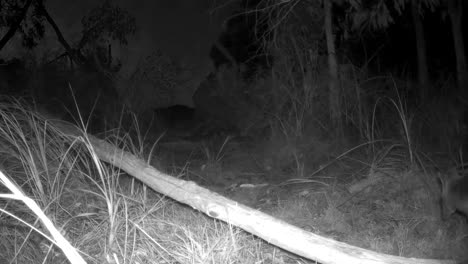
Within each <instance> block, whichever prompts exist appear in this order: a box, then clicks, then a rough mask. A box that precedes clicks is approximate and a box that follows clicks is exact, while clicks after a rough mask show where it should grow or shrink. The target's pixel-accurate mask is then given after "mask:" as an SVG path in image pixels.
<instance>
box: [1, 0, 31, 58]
mask: <svg viewBox="0 0 468 264" xmlns="http://www.w3.org/2000/svg"><path fill="white" fill-rule="evenodd" d="M32 1H33V0H28V1H27V2H26V4H25V5H24V7H23V8H22V9H21V14H20V16H19V17H18V18H17V19H16V21H15V22H14V23H13V25H11V27H10V29H9V30H8V32H7V33H6V34H5V36H3V38H2V39H1V40H0V50H2V49H3V47H4V46H5V45H6V44H7V43H8V41H10V39H11V38H12V37H13V36H14V35H15V33H16V31H17V30H18V28H19V26H20V25H21V22H23V20H24V18H25V17H26V14H27V13H28V9H29V7H30V6H31V3H32Z"/></svg>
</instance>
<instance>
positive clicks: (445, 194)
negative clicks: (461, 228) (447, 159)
mask: <svg viewBox="0 0 468 264" xmlns="http://www.w3.org/2000/svg"><path fill="white" fill-rule="evenodd" d="M446 176H447V177H444V178H441V179H440V180H441V183H442V195H441V213H442V219H447V218H448V217H450V216H451V215H452V214H453V213H455V212H459V213H461V214H464V215H465V216H466V217H468V177H463V176H462V175H460V174H459V173H458V172H457V170H456V169H452V170H450V171H449V173H448V174H447V175H446Z"/></svg>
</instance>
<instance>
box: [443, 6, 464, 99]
mask: <svg viewBox="0 0 468 264" xmlns="http://www.w3.org/2000/svg"><path fill="white" fill-rule="evenodd" d="M448 13H449V16H450V22H451V24H452V35H453V44H454V47H455V57H456V62H457V81H458V89H459V90H460V91H461V92H462V93H463V95H464V97H465V98H464V99H465V100H466V99H468V86H467V85H468V66H467V64H466V55H465V43H464V40H463V28H462V23H463V18H462V15H463V4H462V0H448Z"/></svg>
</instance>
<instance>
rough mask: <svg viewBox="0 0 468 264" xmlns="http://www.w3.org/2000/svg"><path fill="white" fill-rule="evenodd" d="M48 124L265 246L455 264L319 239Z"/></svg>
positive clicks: (363, 259) (352, 262)
mask: <svg viewBox="0 0 468 264" xmlns="http://www.w3.org/2000/svg"><path fill="white" fill-rule="evenodd" d="M54 124H55V125H56V126H57V127H58V128H59V129H60V130H61V131H62V132H64V133H65V134H67V135H70V136H72V137H76V136H78V137H82V138H83V139H85V140H89V143H90V144H91V145H92V147H93V149H94V151H95V153H96V155H97V156H98V157H99V158H100V159H101V160H103V161H104V162H107V163H110V164H112V165H114V166H116V167H119V168H120V169H122V170H123V171H125V172H127V173H128V174H130V175H131V176H133V177H135V178H136V179H138V180H140V181H141V182H143V183H145V184H146V185H148V186H149V187H150V188H152V189H153V190H155V191H156V192H159V193H161V194H163V195H165V196H167V197H170V198H172V199H174V200H176V201H178V202H181V203H183V204H187V205H189V206H191V207H192V208H194V209H196V210H198V211H201V212H203V213H205V214H206V215H208V216H210V217H212V218H216V219H219V220H222V221H224V222H226V223H229V224H232V225H234V226H237V227H240V228H242V229H243V230H245V231H247V232H249V233H251V234H253V235H256V236H258V237H260V238H262V239H263V240H265V241H266V242H268V243H270V244H273V245H276V246H278V247H280V248H283V249H285V250H287V251H289V252H292V253H294V254H297V255H299V256H302V257H304V258H307V259H310V260H315V261H318V262H320V263H323V264H343V263H347V264H377V263H392V264H440V263H444V264H455V262H454V261H451V260H434V259H415V258H404V257H399V256H392V255H386V254H381V253H377V252H374V251H371V250H367V249H363V248H359V247H356V246H351V245H348V244H346V243H343V242H339V241H336V240H333V239H330V238H326V237H322V236H319V235H316V234H313V233H310V232H307V231H305V230H303V229H300V228H298V227H295V226H293V225H290V224H288V223H286V222H284V221H281V220H279V219H276V218H274V217H272V216H270V215H267V214H265V213H262V212H260V211H258V210H255V209H252V208H249V207H247V206H245V205H242V204H239V203H237V202H235V201H233V200H230V199H228V198H226V197H223V196H221V195H219V194H217V193H214V192H211V191H210V190H208V189H205V188H202V187H200V186H198V185H197V184H195V183H194V182H191V181H184V180H180V179H177V178H174V177H172V176H170V175H167V174H164V173H162V172H160V171H159V170H157V169H155V168H153V167H151V166H149V165H148V164H147V163H146V162H144V161H143V160H141V159H139V158H137V157H136V156H134V155H132V154H130V153H128V152H125V151H123V150H121V149H118V148H117V147H115V146H114V145H112V144H110V143H107V142H106V141H104V140H100V139H98V138H96V137H93V136H91V135H83V133H82V132H80V130H78V129H77V128H75V127H74V126H71V125H69V124H66V123H64V122H54Z"/></svg>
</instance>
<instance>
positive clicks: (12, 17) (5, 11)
mask: <svg viewBox="0 0 468 264" xmlns="http://www.w3.org/2000/svg"><path fill="white" fill-rule="evenodd" d="M27 2H28V0H2V1H0V31H3V29H4V28H9V27H10V26H11V25H12V24H14V23H15V22H17V20H18V19H21V16H22V13H23V8H24V6H26V5H27ZM38 5H39V3H38V2H37V1H33V2H32V8H30V10H29V12H27V13H26V17H25V18H24V20H23V22H22V23H21V24H20V27H19V28H18V32H19V33H20V34H21V38H22V44H23V46H24V47H26V48H33V47H35V46H36V45H37V44H38V41H40V40H41V39H42V38H43V37H44V33H45V28H44V18H43V16H42V14H41V13H40V11H39V10H40V9H39V8H38Z"/></svg>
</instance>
